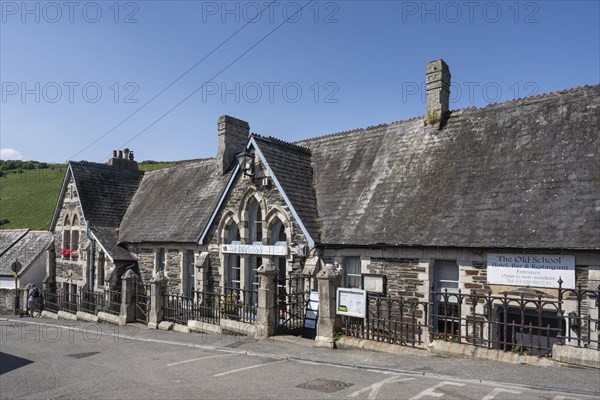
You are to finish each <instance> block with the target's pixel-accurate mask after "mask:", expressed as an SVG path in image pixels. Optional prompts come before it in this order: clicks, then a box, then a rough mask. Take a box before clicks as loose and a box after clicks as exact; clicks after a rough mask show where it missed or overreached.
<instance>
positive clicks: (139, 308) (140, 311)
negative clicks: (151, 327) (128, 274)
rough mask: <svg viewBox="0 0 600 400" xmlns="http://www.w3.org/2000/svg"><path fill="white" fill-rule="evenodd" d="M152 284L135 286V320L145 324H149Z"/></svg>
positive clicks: (140, 283) (139, 283)
mask: <svg viewBox="0 0 600 400" xmlns="http://www.w3.org/2000/svg"><path fill="white" fill-rule="evenodd" d="M150 299H151V296H150V284H144V283H142V282H138V283H137V284H136V285H135V294H134V296H133V300H134V302H135V308H134V310H135V311H134V314H135V316H134V320H135V321H136V322H141V323H143V324H147V323H148V316H149V314H150V305H151V301H150Z"/></svg>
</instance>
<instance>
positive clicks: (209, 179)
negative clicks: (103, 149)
mask: <svg viewBox="0 0 600 400" xmlns="http://www.w3.org/2000/svg"><path fill="white" fill-rule="evenodd" d="M229 176H230V173H229V174H225V175H223V174H222V169H221V170H220V169H219V167H218V165H217V162H216V160H215V159H214V158H210V159H205V160H200V161H197V162H192V163H190V164H187V165H183V166H175V167H171V168H165V169H160V170H156V171H151V172H147V173H146V174H145V175H144V179H143V180H142V182H141V184H140V186H139V188H138V191H137V193H136V194H135V196H134V197H133V200H132V202H131V206H130V207H129V210H128V211H127V213H126V214H125V217H124V218H123V222H122V223H121V226H120V232H119V242H122V243H126V242H129V243H132V242H189V243H195V242H197V241H198V239H199V238H200V234H201V232H202V229H203V228H204V227H205V225H206V224H207V222H208V220H209V218H210V216H211V213H212V211H213V209H214V208H215V207H216V203H217V201H218V199H219V197H220V195H221V194H222V192H223V190H224V189H225V186H226V185H227V181H228V179H229Z"/></svg>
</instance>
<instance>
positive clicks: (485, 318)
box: [429, 290, 564, 356]
mask: <svg viewBox="0 0 600 400" xmlns="http://www.w3.org/2000/svg"><path fill="white" fill-rule="evenodd" d="M430 308H431V309H433V313H432V315H431V319H430V321H429V327H430V333H431V336H432V338H433V339H439V340H447V341H452V342H457V343H468V344H471V345H474V346H478V347H486V348H489V349H499V350H503V351H512V352H517V353H524V354H530V355H539V356H543V355H547V354H551V352H552V346H553V345H554V343H562V340H561V336H562V333H563V332H564V320H563V318H562V316H560V314H559V302H558V300H556V299H546V298H544V297H543V296H542V295H531V296H529V297H527V296H526V295H525V294H524V293H521V294H520V295H519V296H509V295H508V294H507V293H504V294H503V295H491V294H489V293H487V292H476V291H472V292H471V293H469V294H464V293H462V292H461V291H460V290H458V291H457V292H456V293H449V292H448V291H447V290H445V291H444V292H432V293H431V304H430Z"/></svg>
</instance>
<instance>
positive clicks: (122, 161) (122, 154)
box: [107, 148, 138, 171]
mask: <svg viewBox="0 0 600 400" xmlns="http://www.w3.org/2000/svg"><path fill="white" fill-rule="evenodd" d="M107 164H108V165H110V166H112V167H114V168H119V169H129V170H133V171H137V170H138V163H137V161H135V160H134V159H133V151H131V150H129V149H127V148H126V149H123V150H119V151H117V150H113V156H112V157H111V158H109V159H108V163H107Z"/></svg>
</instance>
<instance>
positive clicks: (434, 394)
mask: <svg viewBox="0 0 600 400" xmlns="http://www.w3.org/2000/svg"><path fill="white" fill-rule="evenodd" d="M442 386H465V384H464V383H458V382H448V381H443V382H440V383H438V384H437V385H435V386H432V387H430V388H429V389H425V390H423V391H422V392H421V393H419V394H418V395H416V396H415V397H413V398H411V399H410V400H419V399H420V398H422V397H425V396H431V397H442V396H443V395H444V394H445V393H443V392H436V391H435V389H437V388H440V387H442Z"/></svg>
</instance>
